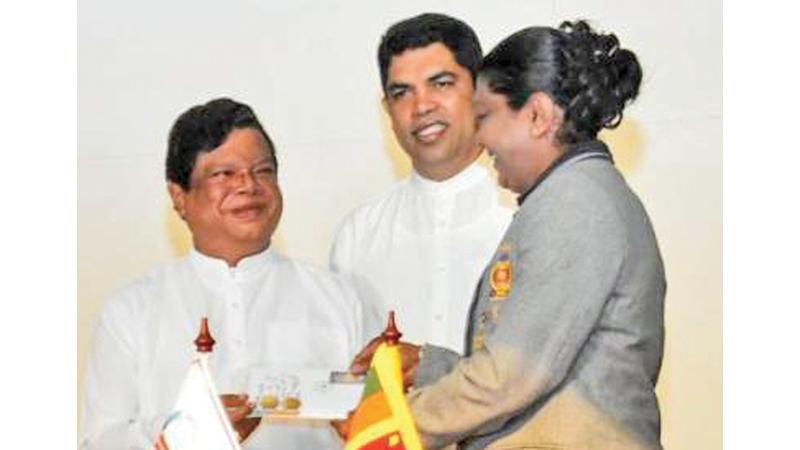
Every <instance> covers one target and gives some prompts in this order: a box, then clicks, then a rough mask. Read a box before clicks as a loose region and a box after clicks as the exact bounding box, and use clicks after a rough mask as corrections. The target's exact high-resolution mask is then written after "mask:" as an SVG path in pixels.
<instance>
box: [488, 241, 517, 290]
mask: <svg viewBox="0 0 800 450" xmlns="http://www.w3.org/2000/svg"><path fill="white" fill-rule="evenodd" d="M497 253H498V255H497V261H496V262H495V263H494V266H493V267H492V272H491V274H489V283H490V285H491V286H492V290H491V292H489V298H490V299H491V300H505V299H506V298H508V295H509V294H510V293H511V283H512V282H513V280H514V268H513V267H512V265H511V246H509V245H503V246H501V247H500V249H499V250H498V251H497Z"/></svg>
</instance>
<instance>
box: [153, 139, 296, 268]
mask: <svg viewBox="0 0 800 450" xmlns="http://www.w3.org/2000/svg"><path fill="white" fill-rule="evenodd" d="M271 152H272V149H270V148H269V146H268V145H267V143H266V141H265V139H264V137H263V136H262V135H261V133H260V132H258V131H257V130H254V129H252V128H241V129H234V130H233V131H231V133H230V134H229V135H228V137H227V139H225V141H224V142H223V143H222V144H221V145H220V146H219V147H217V148H215V149H213V150H212V151H210V152H207V153H200V154H198V155H197V160H196V161H195V166H194V169H193V170H192V175H191V179H190V188H189V190H188V191H184V190H183V188H181V187H180V186H179V185H177V184H175V183H171V182H170V183H169V191H170V195H171V196H172V200H173V203H174V206H175V210H176V211H177V212H178V213H179V214H180V215H181V217H183V218H184V220H186V223H187V224H188V226H189V228H190V229H191V231H192V237H193V240H194V244H195V247H196V248H197V249H198V250H199V251H201V252H203V253H205V254H208V255H210V256H216V257H222V258H224V259H227V260H228V262H229V263H230V262H232V261H231V259H233V262H235V261H238V260H239V259H241V258H242V257H244V256H247V255H251V254H254V253H258V252H259V251H261V250H263V249H265V248H266V247H267V246H268V245H269V239H270V237H271V236H272V233H273V232H274V231H275V228H276V227H277V225H278V220H279V219H280V216H281V211H282V209H283V199H282V197H281V191H280V188H279V187H278V177H277V173H276V167H275V164H274V163H273V159H272V155H271Z"/></svg>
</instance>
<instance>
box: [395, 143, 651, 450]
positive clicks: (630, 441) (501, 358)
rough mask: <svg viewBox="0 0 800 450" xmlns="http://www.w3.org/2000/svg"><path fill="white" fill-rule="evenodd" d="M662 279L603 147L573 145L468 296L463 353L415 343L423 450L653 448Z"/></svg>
mask: <svg viewBox="0 0 800 450" xmlns="http://www.w3.org/2000/svg"><path fill="white" fill-rule="evenodd" d="M665 289H666V282H665V278H664V269H663V265H662V261H661V256H660V253H659V250H658V245H657V243H656V238H655V235H654V233H653V229H652V226H651V224H650V221H649V219H648V217H647V214H646V212H645V210H644V208H643V207H642V205H641V203H640V201H639V199H638V198H637V197H636V195H635V194H634V193H633V192H632V191H631V190H630V188H629V187H628V185H627V184H626V183H625V181H624V180H623V178H622V176H621V175H620V173H619V172H618V171H617V170H616V169H615V168H614V166H613V164H612V162H611V161H610V156H609V155H608V152H607V150H606V148H605V145H604V144H602V143H601V142H599V141H592V142H589V143H584V144H581V145H579V146H575V147H573V148H572V149H570V150H569V152H568V153H567V155H566V157H565V158H564V160H563V161H560V162H559V164H558V166H557V167H556V168H555V169H554V170H553V171H552V172H550V173H548V174H546V177H545V178H544V179H543V181H541V182H540V184H538V186H535V188H534V189H533V191H532V192H530V193H529V195H527V196H525V197H524V201H523V202H522V205H521V207H520V209H519V211H518V212H517V214H516V216H515V217H514V220H513V221H512V223H511V225H510V226H509V228H508V230H507V232H506V234H505V236H504V238H503V240H502V243H501V244H500V246H499V247H498V250H497V252H496V254H495V255H494V257H493V258H492V260H491V261H490V263H489V265H488V266H487V267H486V270H485V271H484V273H483V276H482V278H481V281H480V284H479V285H478V288H477V290H476V294H475V300H474V302H473V305H472V310H471V312H470V316H469V323H468V324H467V327H468V328H467V343H466V344H467V345H466V348H467V349H468V351H467V355H466V356H461V355H458V354H456V353H454V352H451V351H449V350H446V349H441V348H437V347H433V346H425V347H424V348H423V353H422V359H421V361H420V366H419V369H418V372H417V379H416V380H415V381H416V383H415V384H416V387H415V389H414V390H413V391H412V392H411V393H410V394H409V405H410V407H411V411H412V414H413V415H414V417H415V420H416V423H417V427H418V429H419V431H420V434H421V436H422V438H423V440H424V441H425V443H426V445H427V446H428V447H429V448H439V447H444V446H446V445H448V444H452V443H456V442H457V443H458V445H459V448H465V449H478V448H487V447H488V448H498V449H500V448H502V449H512V448H547V449H550V448H558V449H628V448H637V449H638V448H648V449H650V448H655V449H659V448H661V444H660V437H659V436H660V416H659V409H658V403H657V400H656V395H655V392H654V388H655V385H656V381H657V379H658V372H659V369H660V365H661V359H662V354H663V341H664V322H663V306H664V294H665Z"/></svg>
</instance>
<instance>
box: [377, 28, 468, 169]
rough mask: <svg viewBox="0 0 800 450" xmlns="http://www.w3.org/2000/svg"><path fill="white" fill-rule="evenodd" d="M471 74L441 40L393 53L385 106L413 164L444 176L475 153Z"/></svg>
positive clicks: (466, 162) (464, 165)
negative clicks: (394, 54)
mask: <svg viewBox="0 0 800 450" xmlns="http://www.w3.org/2000/svg"><path fill="white" fill-rule="evenodd" d="M472 92H473V86H472V76H471V75H470V73H469V71H468V70H467V69H465V68H464V67H462V66H460V65H458V63H456V60H455V58H454V56H453V53H452V52H451V51H450V50H449V49H448V48H447V47H446V46H445V45H444V44H441V43H438V42H437V43H434V44H430V45H428V46H426V47H420V48H414V49H408V50H406V51H404V52H402V53H400V54H399V55H396V56H394V57H392V59H391V62H390V63H389V71H388V77H387V80H386V97H385V99H384V105H385V107H386V110H387V112H388V113H389V116H390V117H391V118H392V128H393V129H394V133H395V135H396V136H397V140H398V141H399V142H400V145H401V146H402V147H403V149H404V150H405V151H406V153H408V156H410V157H411V160H412V162H413V164H414V168H415V169H416V170H417V172H419V173H420V174H422V175H423V176H425V177H427V178H431V179H434V180H444V179H447V178H450V177H451V176H453V175H455V174H456V173H458V172H459V171H460V170H462V169H463V168H464V167H466V166H467V165H469V164H470V163H471V162H472V161H473V160H474V159H475V158H477V156H478V154H479V153H480V149H479V148H478V146H477V145H476V143H475V117H474V115H473V112H472Z"/></svg>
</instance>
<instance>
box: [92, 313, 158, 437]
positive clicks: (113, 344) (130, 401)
mask: <svg viewBox="0 0 800 450" xmlns="http://www.w3.org/2000/svg"><path fill="white" fill-rule="evenodd" d="M108 306H111V307H112V308H108V307H107V308H106V309H105V310H104V312H103V314H102V315H101V317H100V320H99V323H98V325H97V329H96V333H95V339H94V346H93V349H92V353H91V355H90V356H89V361H88V365H87V368H86V376H85V379H84V401H83V412H82V415H83V430H82V433H81V438H80V448H81V449H84V450H90V449H103V450H114V449H126V450H128V449H148V450H149V449H151V448H152V447H153V443H154V442H155V437H156V434H157V433H158V430H159V428H160V426H161V424H162V423H163V421H164V419H165V417H141V416H140V414H139V403H138V397H137V392H138V389H137V384H136V376H137V365H136V358H135V355H136V353H135V352H136V350H135V337H134V336H133V335H131V334H129V333H127V332H126V331H125V329H124V326H121V325H122V324H123V323H124V322H125V314H126V311H124V308H120V306H121V305H120V304H119V303H116V302H113V301H109V302H108Z"/></svg>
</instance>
